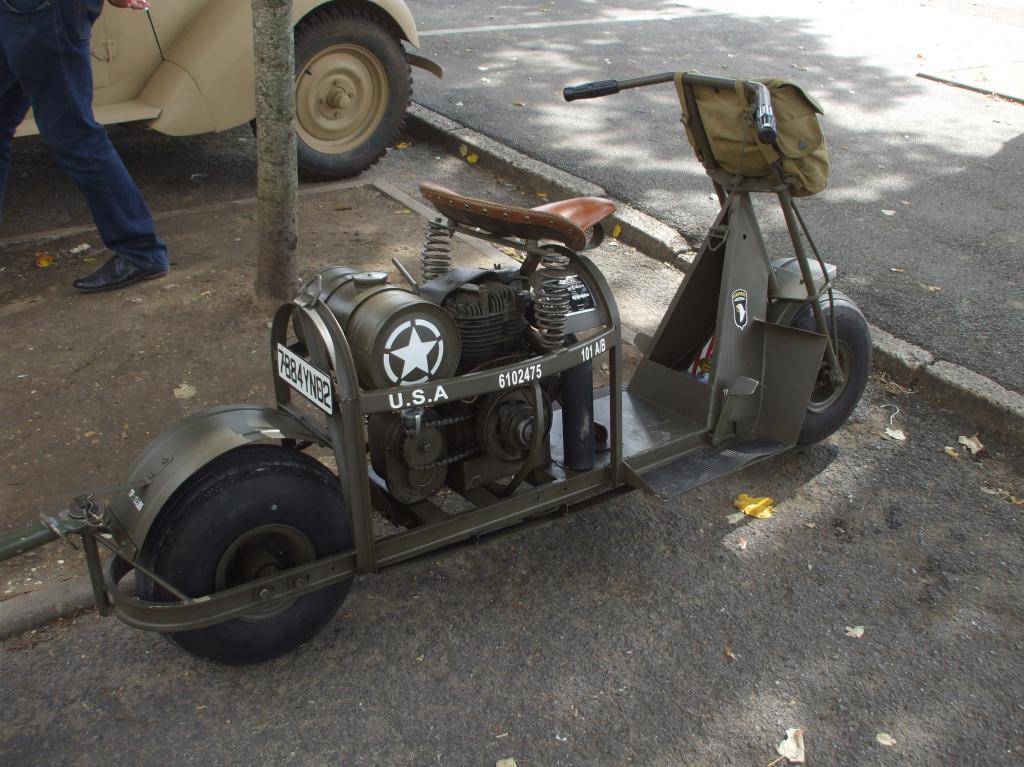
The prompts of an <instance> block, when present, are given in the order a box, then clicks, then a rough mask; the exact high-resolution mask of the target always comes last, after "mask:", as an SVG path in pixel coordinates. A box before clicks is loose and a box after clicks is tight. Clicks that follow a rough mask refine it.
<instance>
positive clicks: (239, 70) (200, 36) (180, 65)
mask: <svg viewBox="0 0 1024 767" xmlns="http://www.w3.org/2000/svg"><path fill="white" fill-rule="evenodd" d="M329 3H335V4H337V5H339V6H343V7H354V8H377V9H379V11H380V12H382V13H383V14H384V15H386V16H387V17H389V18H390V19H391V21H392V22H394V25H395V31H396V33H397V34H398V35H399V36H400V37H401V38H402V39H403V40H406V41H408V42H409V43H410V44H411V45H412V46H414V47H416V48H418V47H419V35H418V34H417V32H416V23H415V22H414V21H413V18H412V13H411V12H410V11H409V7H408V6H407V5H406V4H405V2H403V0H295V2H294V3H293V5H292V19H293V21H294V23H296V24H298V23H299V22H300V21H301V20H302V19H303V18H304V17H305V16H306V15H308V14H309V13H310V12H312V11H314V10H316V9H317V8H319V7H320V6H322V5H327V4H329ZM240 29H244V30H248V31H247V32H246V33H245V34H240V33H239V30H240ZM251 30H252V3H251V2H250V0H216V2H210V3H207V4H206V6H205V7H204V8H203V10H201V11H200V12H199V13H197V14H196V15H195V17H194V18H193V19H191V20H190V22H189V24H188V27H187V28H186V29H184V30H183V31H181V32H180V33H179V34H178V35H176V36H175V37H174V39H173V40H172V41H170V42H169V43H167V44H166V47H165V48H164V50H163V55H164V59H165V62H164V65H163V66H162V67H161V70H163V69H165V68H167V65H168V64H171V65H173V69H170V70H169V71H167V72H163V74H162V76H163V77H164V80H165V81H162V82H158V83H155V84H153V85H151V86H147V87H146V89H145V90H144V91H143V94H142V96H141V97H140V98H141V100H142V101H145V102H146V103H147V104H150V105H151V106H154V107H159V108H160V109H161V110H162V112H161V114H160V116H159V117H158V118H156V119H155V120H153V121H152V122H150V123H149V125H150V127H151V128H153V129H155V130H158V131H160V132H162V133H168V134H170V135H174V136H182V135H190V134H194V133H205V132H207V131H210V130H217V131H221V130H227V129H228V128H233V127H235V126H236V125H242V124H243V123H247V122H249V121H250V120H252V119H253V117H255V115H256V81H255V74H254V64H253V50H252V44H253V43H252V32H251ZM158 31H159V28H158ZM410 63H412V64H415V65H416V66H419V67H422V68H425V69H427V70H428V71H431V72H434V73H435V74H436V73H437V72H438V71H439V70H440V68H439V67H437V65H436V64H433V62H430V61H429V60H427V59H424V58H423V57H419V56H417V57H415V58H414V59H412V60H410ZM179 70H180V72H179ZM182 73H183V74H184V75H186V76H187V77H188V78H190V79H191V80H192V81H193V83H194V88H192V87H189V84H188V83H186V82H184V81H183V80H182V79H181V75H182ZM171 85H173V86H174V87H173V88H172V87H170V86H171ZM196 91H198V93H199V94H201V98H202V101H203V108H199V107H198V106H197V105H196V103H195V95H196ZM179 97H181V98H179Z"/></svg>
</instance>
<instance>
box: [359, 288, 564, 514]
mask: <svg viewBox="0 0 1024 767" xmlns="http://www.w3.org/2000/svg"><path fill="white" fill-rule="evenodd" d="M419 296H420V297H421V298H424V299H426V300H428V301H431V302H432V303H433V304H434V305H435V306H439V307H440V308H441V309H442V310H443V312H444V313H445V315H446V316H447V317H448V318H449V319H450V321H451V323H452V325H453V326H454V328H455V331H454V334H455V338H454V339H453V340H452V341H451V345H452V346H453V347H454V348H457V349H459V357H458V361H457V364H456V370H457V372H458V373H459V374H468V373H475V372H478V371H481V370H486V369H487V368H489V367H495V366H498V365H505V364H509V363H511V362H514V361H515V360H516V359H526V358H529V357H532V356H534V355H535V354H536V353H537V351H536V350H535V349H534V348H533V346H531V344H530V334H529V333H528V330H529V328H530V325H529V322H528V318H529V316H530V313H531V310H532V304H533V295H532V289H531V286H530V283H529V281H528V280H527V279H526V278H524V277H521V276H520V275H519V270H518V269H515V268H509V269H500V268H495V269H452V270H450V271H449V272H446V273H445V274H444V276H440V277H437V278H435V279H433V280H428V281H427V282H425V283H424V284H423V285H421V286H420V289H419ZM445 340H446V341H447V340H448V339H445ZM436 378H440V376H434V375H432V376H431V379H436ZM553 386H557V381H549V382H545V383H544V388H543V389H542V394H541V398H540V399H541V402H540V408H541V413H542V414H543V416H544V417H543V422H542V423H540V424H539V426H538V424H537V403H536V402H535V401H534V400H535V395H534V391H533V387H532V386H529V385H527V386H520V387H513V388H509V389H506V390H503V391H501V392H496V393H493V394H487V395H483V396H480V397H475V398H473V399H472V400H471V401H464V400H457V401H454V402H446V403H443V404H440V405H435V406H434V407H429V408H409V409H406V410H405V411H403V412H400V413H376V414H373V415H372V416H370V418H369V428H370V433H369V437H370V459H371V463H372V465H373V469H374V471H375V472H377V474H378V475H380V476H381V477H382V478H383V479H384V480H385V482H386V483H387V487H388V491H389V492H390V493H391V494H392V495H393V496H395V497H396V498H397V499H398V500H400V501H402V502H403V503H414V502H416V501H419V500H423V499H424V498H427V497H429V496H430V495H432V494H433V493H435V492H437V490H439V489H440V488H441V487H442V486H443V485H448V486H450V487H452V488H453V489H455V490H458V491H462V492H465V491H468V490H472V489H473V488H477V487H482V486H485V485H488V484H490V483H492V482H495V481H497V480H500V479H501V478H503V477H508V476H511V475H513V474H515V473H516V472H517V471H518V470H519V468H520V467H521V466H522V465H523V463H524V461H526V459H527V458H528V457H529V456H530V453H531V450H532V449H533V446H534V435H535V431H536V430H537V429H538V428H539V429H540V430H541V435H540V437H541V448H540V455H539V456H538V458H537V460H535V464H536V468H542V467H544V466H546V465H547V464H548V463H550V454H549V450H548V432H549V430H550V428H551V397H552V394H553V391H552V387H553Z"/></svg>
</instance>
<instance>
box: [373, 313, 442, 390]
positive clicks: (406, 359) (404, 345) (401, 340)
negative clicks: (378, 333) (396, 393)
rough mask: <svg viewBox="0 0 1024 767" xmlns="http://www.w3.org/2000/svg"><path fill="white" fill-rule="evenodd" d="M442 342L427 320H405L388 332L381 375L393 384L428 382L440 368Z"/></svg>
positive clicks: (432, 325)
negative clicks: (382, 373) (384, 374)
mask: <svg viewBox="0 0 1024 767" xmlns="http://www.w3.org/2000/svg"><path fill="white" fill-rule="evenodd" d="M443 358H444V340H443V339H442V338H441V331H440V330H438V329H437V326H436V325H435V324H434V323H433V322H430V321H428V320H424V319H415V320H406V321H405V322H403V323H402V324H400V325H399V326H398V327H397V328H395V329H394V331H392V333H391V335H390V336H388V340H387V343H386V344H384V372H385V373H387V375H388V378H390V379H391V380H392V381H393V382H394V383H396V384H401V385H405V384H417V383H424V382H425V381H428V380H429V379H430V377H431V376H432V375H434V373H436V372H437V369H438V368H439V367H440V366H441V360H442V359H443Z"/></svg>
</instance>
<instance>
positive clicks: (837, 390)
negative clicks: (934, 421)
mask: <svg viewBox="0 0 1024 767" xmlns="http://www.w3.org/2000/svg"><path fill="white" fill-rule="evenodd" d="M833 295H834V297H835V302H834V311H835V323H834V326H835V328H836V332H837V338H836V346H837V349H836V357H837V358H838V361H839V369H840V371H841V372H842V382H840V383H839V384H836V383H835V382H833V381H832V376H831V369H830V363H829V359H828V355H827V354H826V355H825V357H824V359H822V363H821V367H820V368H819V370H818V377H817V379H816V381H815V384H814V391H813V392H811V399H810V401H809V402H808V403H807V415H806V416H805V417H804V425H803V428H802V429H801V430H800V436H799V437H798V438H797V443H798V444H801V445H810V444H814V443H815V442H821V441H822V440H823V439H825V438H826V437H828V436H829V435H830V434H832V433H833V432H835V431H836V430H837V429H838V428H839V427H840V426H842V425H843V424H844V423H846V421H847V419H849V417H850V414H851V413H853V409H854V408H855V407H856V406H857V403H858V402H859V401H860V398H861V395H862V394H863V393H864V387H865V386H866V385H867V382H868V374H869V373H870V372H871V332H870V330H869V329H868V323H867V320H866V319H864V315H863V314H862V313H861V311H860V309H859V308H857V305H856V304H855V303H853V301H851V300H850V298H849V297H848V296H845V295H843V294H842V293H839V292H838V291H834V292H833ZM821 309H822V311H823V312H824V314H825V322H826V323H828V326H829V328H830V330H831V328H832V327H833V317H832V312H833V307H832V306H830V304H829V300H828V296H827V295H826V296H823V297H822V301H821ZM792 326H793V327H795V328H800V329H801V330H810V331H815V332H816V331H817V330H818V325H817V323H816V322H815V319H814V312H813V310H812V309H811V307H810V306H808V307H806V308H805V309H804V310H803V311H801V312H800V314H798V315H797V316H796V318H795V319H794V320H793V322H792Z"/></svg>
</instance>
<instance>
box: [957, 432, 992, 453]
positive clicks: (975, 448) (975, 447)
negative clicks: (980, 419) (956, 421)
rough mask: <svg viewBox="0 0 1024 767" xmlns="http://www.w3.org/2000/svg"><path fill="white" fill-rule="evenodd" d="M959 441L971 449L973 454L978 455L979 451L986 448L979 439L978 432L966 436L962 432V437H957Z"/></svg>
mask: <svg viewBox="0 0 1024 767" xmlns="http://www.w3.org/2000/svg"><path fill="white" fill-rule="evenodd" d="M957 442H959V443H960V444H961V445H963V446H964V447H966V448H967V449H968V450H970V451H971V455H977V454H978V453H980V452H981V451H982V450H984V449H985V446H984V445H983V444H981V440H980V439H978V435H977V434H975V435H974V436H973V437H965V436H964V435H963V434H961V435H960V437H959V438H958V439H957Z"/></svg>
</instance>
